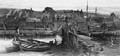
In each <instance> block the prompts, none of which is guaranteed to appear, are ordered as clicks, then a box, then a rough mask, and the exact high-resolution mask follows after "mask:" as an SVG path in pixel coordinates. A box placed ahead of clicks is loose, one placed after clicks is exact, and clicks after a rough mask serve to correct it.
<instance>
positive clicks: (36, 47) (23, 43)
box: [12, 38, 51, 51]
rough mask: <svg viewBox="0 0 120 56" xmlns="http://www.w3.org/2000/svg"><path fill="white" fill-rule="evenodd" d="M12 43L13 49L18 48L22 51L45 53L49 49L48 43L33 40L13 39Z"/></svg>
mask: <svg viewBox="0 0 120 56" xmlns="http://www.w3.org/2000/svg"><path fill="white" fill-rule="evenodd" d="M12 43H13V45H14V46H15V47H17V48H20V50H24V51H46V50H49V49H50V47H51V45H50V44H49V43H46V42H42V41H37V40H33V39H26V40H21V39H18V38H15V39H14V40H13V42H12Z"/></svg>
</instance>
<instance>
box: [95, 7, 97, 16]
mask: <svg viewBox="0 0 120 56" xmlns="http://www.w3.org/2000/svg"><path fill="white" fill-rule="evenodd" d="M95 16H97V7H95Z"/></svg>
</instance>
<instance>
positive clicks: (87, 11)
mask: <svg viewBox="0 0 120 56" xmlns="http://www.w3.org/2000/svg"><path fill="white" fill-rule="evenodd" d="M86 12H87V19H88V0H87V6H86Z"/></svg>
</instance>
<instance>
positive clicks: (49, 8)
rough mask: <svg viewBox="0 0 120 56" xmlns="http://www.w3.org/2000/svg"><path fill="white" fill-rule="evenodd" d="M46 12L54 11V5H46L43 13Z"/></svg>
mask: <svg viewBox="0 0 120 56" xmlns="http://www.w3.org/2000/svg"><path fill="white" fill-rule="evenodd" d="M44 12H54V10H53V8H52V7H46V8H45V9H44V10H43V13H44Z"/></svg>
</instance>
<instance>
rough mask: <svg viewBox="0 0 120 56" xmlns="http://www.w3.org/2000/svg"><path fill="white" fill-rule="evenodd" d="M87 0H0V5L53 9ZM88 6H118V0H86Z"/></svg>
mask: <svg viewBox="0 0 120 56" xmlns="http://www.w3.org/2000/svg"><path fill="white" fill-rule="evenodd" d="M86 4H87V0H0V7H4V8H33V9H35V10H41V9H44V7H53V8H55V9H73V8H75V9H76V8H78V9H79V8H80V7H81V8H82V7H84V8H85V6H86ZM88 5H89V7H120V0H88Z"/></svg>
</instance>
